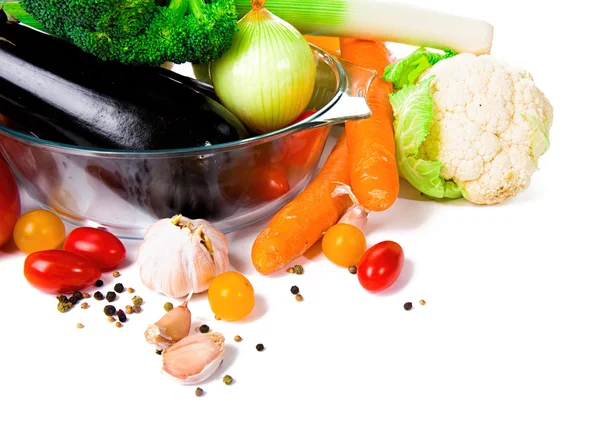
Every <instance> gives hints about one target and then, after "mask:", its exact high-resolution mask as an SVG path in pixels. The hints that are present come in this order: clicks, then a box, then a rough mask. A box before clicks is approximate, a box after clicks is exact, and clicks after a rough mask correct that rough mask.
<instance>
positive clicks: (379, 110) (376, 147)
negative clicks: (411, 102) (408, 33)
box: [340, 38, 400, 211]
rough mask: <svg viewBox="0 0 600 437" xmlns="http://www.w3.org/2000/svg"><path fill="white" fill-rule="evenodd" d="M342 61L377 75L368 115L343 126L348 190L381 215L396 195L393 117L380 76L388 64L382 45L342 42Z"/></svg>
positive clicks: (387, 89)
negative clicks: (348, 178) (348, 167)
mask: <svg viewBox="0 0 600 437" xmlns="http://www.w3.org/2000/svg"><path fill="white" fill-rule="evenodd" d="M340 44H341V50H342V58H344V59H345V60H346V61H348V62H352V63H353V64H357V65H360V66H362V67H366V68H370V69H373V70H375V71H377V77H376V78H375V79H374V80H373V82H372V83H371V86H370V87H369V90H368V91H367V102H368V104H369V107H370V108H371V112H372V115H371V117H369V118H368V119H366V120H359V121H350V122H346V132H347V141H348V151H349V156H350V169H351V173H350V186H351V187H352V191H354V194H355V195H356V197H357V198H358V200H359V201H360V203H361V204H362V205H363V206H364V207H365V208H367V209H369V210H371V211H383V210H385V209H387V208H389V207H390V206H392V204H393V203H394V201H395V200H396V198H397V197H398V192H399V191H400V179H399V176H398V166H397V164H396V142H395V139H394V113H393V111H392V106H391V104H390V100H389V94H390V93H391V92H392V91H393V89H392V84H391V83H389V82H387V81H385V80H383V79H382V78H381V76H382V75H383V71H384V69H385V67H386V66H387V65H388V64H390V63H391V59H390V53H389V52H388V50H387V48H386V47H385V44H384V43H382V42H375V41H366V40H360V39H348V38H342V39H341V41H340Z"/></svg>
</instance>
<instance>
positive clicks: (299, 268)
mask: <svg viewBox="0 0 600 437" xmlns="http://www.w3.org/2000/svg"><path fill="white" fill-rule="evenodd" d="M286 272H288V273H293V274H295V275H302V274H304V267H302V266H301V265H300V264H296V265H295V266H294V267H290V268H289V269H287V270H286Z"/></svg>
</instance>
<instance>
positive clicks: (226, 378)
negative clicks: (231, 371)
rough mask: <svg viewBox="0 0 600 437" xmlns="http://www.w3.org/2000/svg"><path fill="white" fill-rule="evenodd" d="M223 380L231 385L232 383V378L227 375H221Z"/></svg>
mask: <svg viewBox="0 0 600 437" xmlns="http://www.w3.org/2000/svg"><path fill="white" fill-rule="evenodd" d="M223 382H224V383H225V384H227V385H231V384H232V383H233V378H232V377H231V376H229V375H225V376H224V377H223Z"/></svg>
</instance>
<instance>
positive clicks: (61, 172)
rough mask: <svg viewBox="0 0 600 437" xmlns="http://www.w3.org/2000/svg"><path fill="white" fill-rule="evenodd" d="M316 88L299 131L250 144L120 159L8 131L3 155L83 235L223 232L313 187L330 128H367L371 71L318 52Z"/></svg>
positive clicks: (1, 139)
mask: <svg viewBox="0 0 600 437" xmlns="http://www.w3.org/2000/svg"><path fill="white" fill-rule="evenodd" d="M312 49H313V52H314V54H315V59H316V63H317V81H316V85H315V90H314V94H313V96H312V100H311V102H310V104H309V106H308V108H312V109H315V110H316V113H314V114H313V115H311V116H310V117H308V118H306V119H305V120H303V121H302V122H300V123H297V124H295V125H292V126H289V127H286V128H284V129H280V130H278V131H275V132H271V133H269V134H266V135H260V136H255V137H251V138H248V139H245V140H242V141H236V142H232V143H225V144H215V145H208V146H201V147H195V148H187V149H176V150H173V149H171V150H168V151H142V152H140V151H121V150H118V151H115V150H107V149H92V148H82V147H77V146H73V145H68V144H60V143H54V142H50V141H44V140H41V139H39V138H36V137H35V136H32V135H30V134H28V133H24V132H22V131H19V130H18V129H15V128H14V127H7V126H5V125H3V124H2V123H1V122H0V153H1V154H3V155H4V158H5V160H6V161H7V163H8V165H9V166H10V168H11V169H12V170H13V172H14V174H15V176H16V177H17V178H18V179H19V181H20V183H21V184H22V187H23V188H24V189H25V191H26V192H27V194H29V195H30V196H31V197H32V198H33V199H34V200H35V201H36V202H37V203H38V204H39V205H40V206H41V207H43V208H46V209H49V210H52V211H54V212H56V213H57V214H58V215H59V216H60V217H61V218H62V219H64V220H65V221H67V222H70V223H72V224H74V225H76V226H93V227H101V228H105V229H107V230H109V231H111V232H112V233H114V234H115V235H117V236H119V237H121V238H137V239H139V238H142V237H143V235H144V232H145V231H146V229H147V228H148V226H149V225H151V224H152V223H154V222H155V221H156V220H158V219H160V218H166V217H172V216H174V215H176V214H183V215H184V216H187V217H190V218H203V219H206V220H209V221H211V222H212V223H214V224H215V226H217V227H218V228H219V229H221V230H222V231H224V232H230V231H233V230H236V229H239V228H241V227H243V226H246V225H249V224H252V223H254V222H256V221H258V220H261V219H263V218H266V217H268V216H270V215H272V214H274V213H275V212H277V211H278V210H279V209H280V208H281V207H282V206H283V205H285V204H286V203H287V202H289V201H290V200H291V199H292V198H293V197H294V196H296V195H297V194H298V193H299V192H300V191H302V189H303V188H304V187H305V186H306V185H307V184H308V182H309V181H310V179H311V178H312V176H313V173H314V172H315V169H316V168H317V164H318V162H319V160H320V158H321V155H322V153H323V149H324V146H325V143H326V142H327V137H328V135H329V131H330V128H331V126H332V125H334V124H338V123H343V122H345V121H348V120H357V119H363V118H367V117H369V116H370V114H371V112H370V109H369V107H368V105H367V102H366V100H365V97H364V96H365V94H366V89H367V88H368V86H369V84H370V82H371V80H372V79H373V77H374V72H373V71H371V70H367V69H364V68H362V67H358V66H356V65H353V64H349V63H346V62H344V61H342V60H339V59H337V58H335V57H332V56H330V55H329V54H328V53H326V52H325V51H322V50H320V49H318V48H316V47H314V46H313V47H312Z"/></svg>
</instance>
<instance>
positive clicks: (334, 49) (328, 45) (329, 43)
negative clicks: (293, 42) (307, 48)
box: [304, 35, 340, 56]
mask: <svg viewBox="0 0 600 437" xmlns="http://www.w3.org/2000/svg"><path fill="white" fill-rule="evenodd" d="M304 39H306V41H308V42H309V43H311V44H314V45H316V46H317V47H319V48H321V49H323V50H325V51H326V52H329V53H331V54H332V55H337V56H339V55H340V39H339V38H336V37H334V36H314V35H304Z"/></svg>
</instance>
